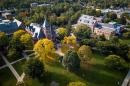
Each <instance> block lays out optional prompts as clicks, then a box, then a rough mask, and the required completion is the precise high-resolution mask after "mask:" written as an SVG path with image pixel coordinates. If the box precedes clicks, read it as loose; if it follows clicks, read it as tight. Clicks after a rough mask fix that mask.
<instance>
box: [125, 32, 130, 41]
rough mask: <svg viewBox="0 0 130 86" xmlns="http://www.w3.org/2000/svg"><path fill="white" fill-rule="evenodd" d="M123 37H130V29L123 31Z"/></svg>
mask: <svg viewBox="0 0 130 86" xmlns="http://www.w3.org/2000/svg"><path fill="white" fill-rule="evenodd" d="M123 37H124V38H126V39H129V38H130V31H128V32H125V33H123Z"/></svg>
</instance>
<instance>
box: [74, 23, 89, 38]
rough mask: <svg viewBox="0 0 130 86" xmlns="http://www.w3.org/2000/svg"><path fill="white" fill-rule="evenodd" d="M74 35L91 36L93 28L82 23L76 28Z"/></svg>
mask: <svg viewBox="0 0 130 86" xmlns="http://www.w3.org/2000/svg"><path fill="white" fill-rule="evenodd" d="M74 35H75V36H76V37H77V39H79V40H81V39H85V38H90V35H91V29H90V28H89V27H88V26H86V25H84V24H80V25H78V26H77V27H76V28H75V29H74Z"/></svg>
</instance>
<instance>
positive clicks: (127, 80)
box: [121, 70, 130, 86]
mask: <svg viewBox="0 0 130 86" xmlns="http://www.w3.org/2000/svg"><path fill="white" fill-rule="evenodd" d="M129 81H130V70H129V72H128V74H127V75H126V77H125V79H124V81H123V83H122V85H121V86H129Z"/></svg>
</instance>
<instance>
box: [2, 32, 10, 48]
mask: <svg viewBox="0 0 130 86" xmlns="http://www.w3.org/2000/svg"><path fill="white" fill-rule="evenodd" d="M8 43H9V39H8V37H7V36H6V34H5V33H4V32H0V50H2V49H3V48H4V47H6V46H7V45H8Z"/></svg>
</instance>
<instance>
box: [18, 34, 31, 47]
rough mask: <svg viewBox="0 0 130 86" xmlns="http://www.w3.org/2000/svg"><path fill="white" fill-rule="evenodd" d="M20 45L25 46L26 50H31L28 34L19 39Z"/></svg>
mask: <svg viewBox="0 0 130 86" xmlns="http://www.w3.org/2000/svg"><path fill="white" fill-rule="evenodd" d="M20 41H21V43H22V44H23V45H24V46H25V48H26V49H32V48H33V41H32V36H31V35H30V34H24V35H22V36H21V37H20Z"/></svg>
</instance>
